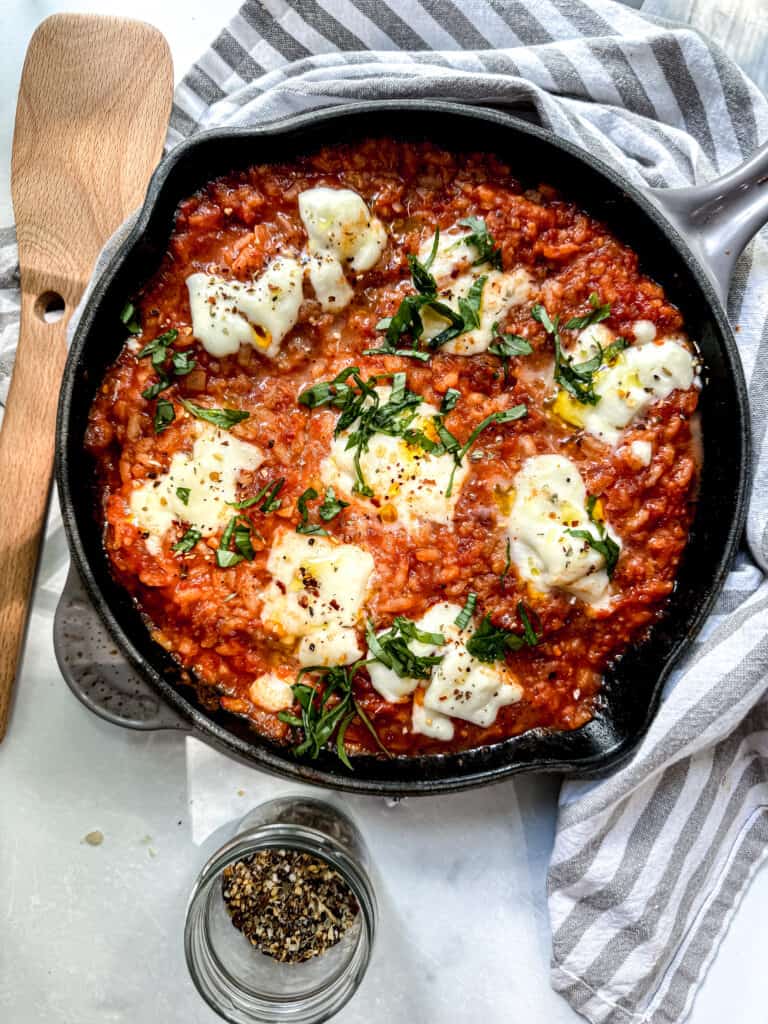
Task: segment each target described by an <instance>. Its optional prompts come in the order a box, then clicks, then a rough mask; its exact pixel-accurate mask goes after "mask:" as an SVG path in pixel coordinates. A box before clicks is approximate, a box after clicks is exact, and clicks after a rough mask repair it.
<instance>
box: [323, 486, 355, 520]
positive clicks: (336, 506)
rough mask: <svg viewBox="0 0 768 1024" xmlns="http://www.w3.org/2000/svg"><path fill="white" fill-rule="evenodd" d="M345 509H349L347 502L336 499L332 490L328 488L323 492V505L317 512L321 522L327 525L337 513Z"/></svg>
mask: <svg viewBox="0 0 768 1024" xmlns="http://www.w3.org/2000/svg"><path fill="white" fill-rule="evenodd" d="M345 508H349V502H348V501H342V500H341V498H337V497H336V493H335V491H334V489H333V488H332V487H329V488H328V490H327V491H326V492H325V497H324V498H323V503H322V505H321V506H320V508H319V509H318V512H319V513H320V518H321V519H322V520H323V522H324V523H329V522H330V521H331V519H335V517H336V516H337V515H338V514H339V512H341V511H342V510H343V509H345Z"/></svg>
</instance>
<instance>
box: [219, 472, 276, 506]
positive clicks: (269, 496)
mask: <svg viewBox="0 0 768 1024" xmlns="http://www.w3.org/2000/svg"><path fill="white" fill-rule="evenodd" d="M284 484H285V477H283V476H281V477H280V479H279V480H274V481H273V480H270V481H269V483H266V484H264V486H263V487H261V488H259V490H258V491H257V492H256V494H254V496H253V497H252V498H246V499H245V500H244V501H230V502H227V504H228V505H231V506H232V507H233V508H237V509H240V510H242V509H246V508H253V506H254V505H258V504H259V502H260V501H261V500H262V498H263V499H264V501H263V504H262V505H261V507H260V509H259V511H260V512H263V513H264V514H265V515H268V514H269V513H270V512H277V510H278V509H279V508H280V506H281V505H282V500H281V499H280V498H278V497H277V495H278V494H279V493H280V491H281V490H282V489H283V485H284Z"/></svg>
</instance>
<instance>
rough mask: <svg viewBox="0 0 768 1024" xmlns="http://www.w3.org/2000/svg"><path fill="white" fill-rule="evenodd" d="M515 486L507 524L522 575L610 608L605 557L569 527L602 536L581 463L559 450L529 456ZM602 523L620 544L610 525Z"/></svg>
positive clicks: (535, 583)
mask: <svg viewBox="0 0 768 1024" xmlns="http://www.w3.org/2000/svg"><path fill="white" fill-rule="evenodd" d="M513 487H514V501H513V503H512V509H511V511H510V513H509V518H508V525H507V528H508V533H509V540H510V553H511V556H512V561H513V562H514V564H515V565H516V567H517V570H518V572H519V573H520V575H521V576H522V577H523V579H526V580H529V581H530V582H531V583H532V584H533V586H534V587H535V588H536V589H537V590H540V591H545V592H546V591H547V590H549V589H551V588H555V589H558V590H564V591H566V592H567V593H569V594H573V595H574V596H575V597H578V598H580V599H581V600H582V601H585V602H586V603H587V604H590V605H593V606H594V607H598V608H600V607H606V606H607V603H608V601H609V580H608V574H607V573H606V571H605V560H604V558H603V556H602V555H601V554H600V552H599V551H595V550H594V548H592V547H591V546H590V545H589V543H588V542H587V541H585V540H582V539H580V538H578V537H574V536H573V535H572V534H571V533H569V532H568V531H569V530H586V531H588V532H589V533H591V534H592V535H593V536H595V537H597V536H598V528H597V526H596V525H595V524H594V523H592V522H590V519H589V515H588V513H587V508H586V501H587V490H586V487H585V486H584V481H583V480H582V478H581V474H580V473H579V470H578V468H577V466H576V465H575V464H574V463H573V462H571V460H570V459H566V458H564V457H563V456H561V455H536V456H533V457H532V458H530V459H527V460H526V461H525V463H524V464H523V467H522V469H521V470H520V471H519V472H518V474H517V476H516V477H515V481H514V485H513ZM604 526H605V528H606V530H607V532H608V534H609V536H610V537H611V538H612V539H613V540H614V541H616V543H619V539H618V537H617V536H616V535H615V534H614V532H613V531H612V530H611V528H610V526H609V524H608V523H605V524H604Z"/></svg>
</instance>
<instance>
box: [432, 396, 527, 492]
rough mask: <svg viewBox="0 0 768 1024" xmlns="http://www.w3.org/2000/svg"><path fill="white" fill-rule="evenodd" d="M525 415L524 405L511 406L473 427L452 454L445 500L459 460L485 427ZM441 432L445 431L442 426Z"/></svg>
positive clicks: (509, 421)
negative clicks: (452, 464) (452, 461)
mask: <svg viewBox="0 0 768 1024" xmlns="http://www.w3.org/2000/svg"><path fill="white" fill-rule="evenodd" d="M527 415H528V408H527V406H525V405H513V406H512V408H511V409H504V410H503V411H502V412H492V413H491V414H490V416H486V417H485V419H484V420H481V421H480V422H479V423H478V425H477V426H476V427H475V429H474V430H473V431H472V433H471V434H470V435H469V437H468V438H467V440H466V441H465V442H464V444H463V445H462V446H461V447H460V448H459V449H458V450H456V451H453V452H452V454H453V458H454V467H453V469H452V470H451V476H450V479H449V481H448V487H447V488H446V491H445V496H446V498H450V496H451V491H452V490H453V478H454V477H455V476H456V470H457V469H458V468H459V466H460V465H461V460H462V459H463V458H464V456H465V455H466V454H467V452H468V451H469V449H470V448H471V447H472V445H473V444H474V443H475V441H476V440H477V439H478V437H479V436H480V434H482V432H483V431H484V430H485V428H486V427H490V426H491V425H492V424H494V423H511V422H512V421H513V420H519V419H520V418H521V417H523V416H527ZM443 430H445V427H444V426H443ZM438 432H440V431H438ZM445 433H446V434H447V433H448V431H447V430H446V431H445ZM449 436H450V437H452V436H453V435H449ZM441 439H442V435H441ZM453 440H454V441H456V438H453ZM449 450H450V449H448V448H446V451H449Z"/></svg>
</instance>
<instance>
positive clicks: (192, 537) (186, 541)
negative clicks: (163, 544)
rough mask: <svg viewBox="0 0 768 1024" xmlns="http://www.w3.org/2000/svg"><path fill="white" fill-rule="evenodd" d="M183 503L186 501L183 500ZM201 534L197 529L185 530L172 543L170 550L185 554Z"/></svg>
mask: <svg viewBox="0 0 768 1024" xmlns="http://www.w3.org/2000/svg"><path fill="white" fill-rule="evenodd" d="M184 504H185V505H186V502H184ZM202 536H203V535H202V533H200V531H199V530H193V529H192V528H190V529H189V530H187V532H186V533H185V534H184V536H183V537H182V538H181V540H180V541H177V543H176V544H174V545H173V547H172V548H171V551H177V552H179V553H180V554H182V555H186V554H188V552H190V551H191V550H192V548H193V547H194V546H195V544H197V542H198V541H199V540H200V538H201V537H202Z"/></svg>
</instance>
